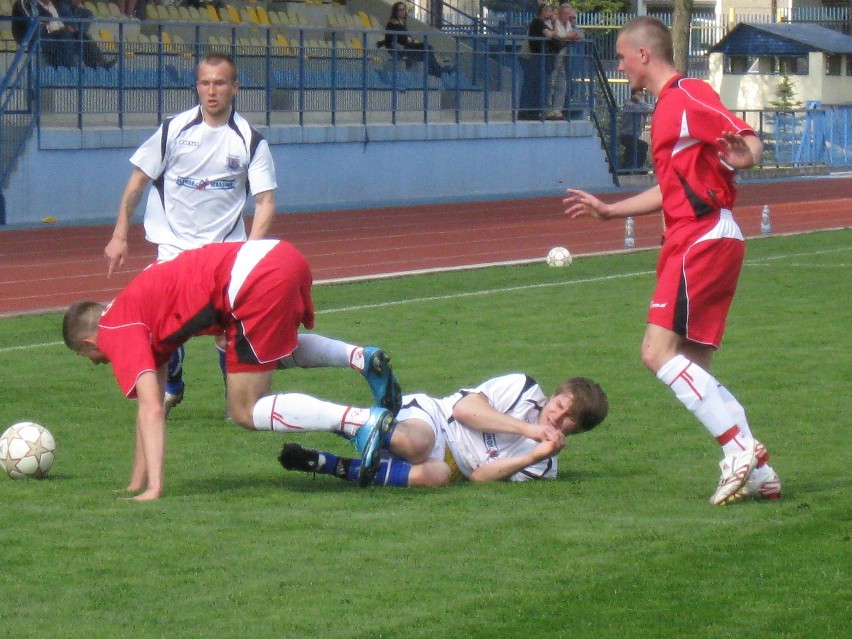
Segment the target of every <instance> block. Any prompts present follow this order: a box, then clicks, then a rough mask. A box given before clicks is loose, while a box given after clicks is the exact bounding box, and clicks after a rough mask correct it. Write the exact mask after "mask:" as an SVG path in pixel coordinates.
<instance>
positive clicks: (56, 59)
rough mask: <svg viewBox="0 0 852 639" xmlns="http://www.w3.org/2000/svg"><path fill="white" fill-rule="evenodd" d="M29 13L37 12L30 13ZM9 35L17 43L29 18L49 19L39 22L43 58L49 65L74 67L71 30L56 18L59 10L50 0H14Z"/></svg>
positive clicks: (75, 56) (75, 57)
mask: <svg viewBox="0 0 852 639" xmlns="http://www.w3.org/2000/svg"><path fill="white" fill-rule="evenodd" d="M33 12H38V15H34V13H33ZM12 17H13V18H16V19H14V20H12V35H13V37H14V38H15V41H16V42H17V43H18V44H21V42H23V40H24V36H25V35H26V34H27V30H28V29H29V26H30V21H31V20H34V19H37V18H51V19H50V20H44V21H42V22H41V23H40V27H39V28H40V29H41V52H42V55H43V57H44V61H45V62H46V63H47V64H49V65H50V66H53V67H74V66H76V65H77V52H76V50H75V48H74V41H73V36H72V34H71V32H70V31H69V30H68V29H67V28H66V27H65V24H64V23H63V22H62V20H60V19H59V10H58V9H57V8H56V6H55V5H54V4H53V0H37V1H36V2H31V1H30V0H15V3H14V5H12Z"/></svg>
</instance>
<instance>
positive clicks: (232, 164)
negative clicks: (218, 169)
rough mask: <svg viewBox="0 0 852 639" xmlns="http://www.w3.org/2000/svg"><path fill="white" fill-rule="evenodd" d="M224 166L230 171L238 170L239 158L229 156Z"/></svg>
mask: <svg viewBox="0 0 852 639" xmlns="http://www.w3.org/2000/svg"><path fill="white" fill-rule="evenodd" d="M225 165H226V166H227V167H228V170H230V171H236V170H237V169H238V168H240V158H239V157H237V156H236V155H229V156H228V160H227V161H226V162H225Z"/></svg>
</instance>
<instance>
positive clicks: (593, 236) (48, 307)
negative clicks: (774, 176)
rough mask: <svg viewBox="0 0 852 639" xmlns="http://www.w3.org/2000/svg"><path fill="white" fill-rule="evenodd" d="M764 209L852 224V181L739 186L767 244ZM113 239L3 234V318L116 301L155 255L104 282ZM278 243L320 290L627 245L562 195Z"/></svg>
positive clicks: (388, 219) (83, 229)
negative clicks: (573, 213)
mask: <svg viewBox="0 0 852 639" xmlns="http://www.w3.org/2000/svg"><path fill="white" fill-rule="evenodd" d="M624 196H625V194H624V193H609V194H605V195H602V196H601V197H602V199H605V200H607V201H614V200H616V199H620V198H623V197H624ZM764 204H769V206H770V207H771V211H772V230H773V233H778V234H786V233H801V232H807V231H813V230H819V229H828V228H840V227H848V226H852V178H845V177H843V178H835V179H810V180H791V181H778V182H763V183H749V184H742V185H740V187H739V197H738V204H737V207H736V211H735V215H736V217H737V220H738V222H739V223H740V226H741V227H742V230H743V233H744V234H745V235H746V236H749V237H750V236H756V235H758V234H759V232H760V211H761V208H762V206H763V205H764ZM110 231H111V228H110V227H107V226H103V225H99V226H73V227H55V226H51V227H48V226H45V227H43V228H37V229H27V230H4V231H0V291H2V299H0V316H2V315H16V314H23V313H34V312H42V311H55V310H61V309H64V308H66V307H67V306H68V305H69V304H71V303H72V302H74V301H77V300H81V299H91V300H97V301H105V300H109V299H112V298H113V297H114V296H115V294H116V293H117V292H118V291H119V290H121V288H122V287H123V286H124V285H125V284H126V283H127V282H128V281H129V280H130V278H131V277H132V276H133V275H134V274H136V273H138V272H139V271H140V270H141V269H142V268H143V267H144V266H146V265H147V264H149V263H150V262H151V261H153V259H154V257H155V255H156V251H155V250H154V248H153V246H151V245H150V244H148V243H147V242H146V241H145V240H144V237H143V233H142V228H141V225H134V226H133V228H132V231H131V235H130V238H129V241H130V251H131V255H130V258H129V259H128V260H127V262H126V263H125V265H124V267H123V268H122V269H121V271H120V272H119V273H116V274H114V275H113V276H112V277H111V278H109V279H107V276H106V262H105V260H104V258H103V248H104V246H105V245H106V243H107V241H108V240H109V236H110ZM660 231H661V226H660V220H659V218H658V217H657V216H648V217H640V218H637V219H636V231H635V233H636V248H651V247H654V246H657V245H658V244H659V240H660ZM270 236H271V237H280V238H283V239H286V240H288V241H290V242H292V243H293V244H295V245H296V246H297V247H298V248H299V249H300V250H301V251H302V252H303V253H304V254H305V255H306V256H307V258H308V260H309V261H310V263H311V266H312V268H313V271H314V278H315V280H317V281H324V280H338V279H347V278H358V277H381V276H387V275H389V274H399V273H402V272H409V271H417V270H431V269H440V268H459V267H467V266H474V265H478V264H488V263H501V262H514V261H531V260H535V259H542V258H543V257H544V255H546V253H547V251H548V250H549V249H550V248H551V247H553V246H566V247H568V248H569V249H570V250H571V252H572V253H574V255H584V254H591V253H601V252H607V251H617V250H620V249H622V248H623V245H624V228H623V225H622V224H620V223H617V222H600V221H599V220H593V219H585V218H584V219H580V220H570V219H568V218H566V217H564V216H563V215H562V205H561V198H560V197H546V198H536V199H528V200H502V201H491V202H473V203H459V204H434V205H426V206H408V207H394V208H380V209H364V210H345V211H327V212H321V213H302V214H289V215H278V216H277V217H276V219H275V222H274V224H273V227H272V229H271V232H270Z"/></svg>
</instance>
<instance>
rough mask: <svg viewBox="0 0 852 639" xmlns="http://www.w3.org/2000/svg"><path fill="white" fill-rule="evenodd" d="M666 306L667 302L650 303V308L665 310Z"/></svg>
mask: <svg viewBox="0 0 852 639" xmlns="http://www.w3.org/2000/svg"><path fill="white" fill-rule="evenodd" d="M668 305H669V303H668V302H654V301H652V302H651V308H665V307H666V306H668Z"/></svg>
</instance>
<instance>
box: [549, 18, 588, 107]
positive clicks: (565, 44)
mask: <svg viewBox="0 0 852 639" xmlns="http://www.w3.org/2000/svg"><path fill="white" fill-rule="evenodd" d="M553 32H554V36H555V39H556V42H557V43H558V44H557V47H558V53H557V54H556V62H555V64H554V65H553V73H552V74H551V77H550V95H549V99H548V107H550V113H549V114H548V115H547V119H548V120H564V119H565V116H564V114H563V113H562V111H563V110H564V109H565V97H566V95H567V93H568V81H567V78H566V73H567V72H568V71H569V65H568V62H567V61H568V59H569V53H570V50H569V44H570V43H572V42H577V41H578V40H583V39H584V38H585V37H586V36H585V34H584V33H583V30H582V29H580V28H579V27H577V11H576V9H574V7H572V6H571V4H570V3H568V2H563V3H562V4H561V5H559V10H558V13H557V15H556V18H555V19H554V21H553Z"/></svg>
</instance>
